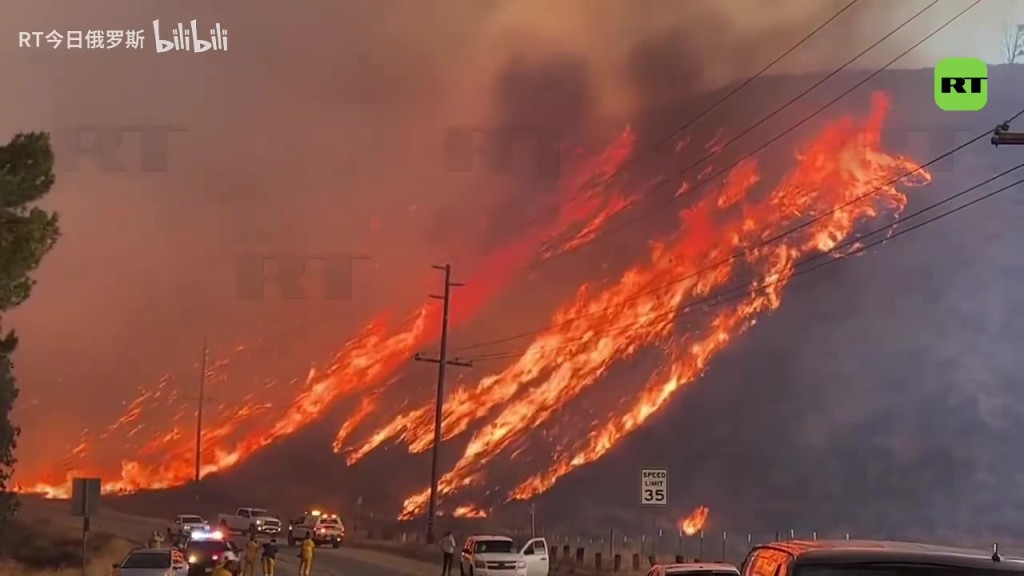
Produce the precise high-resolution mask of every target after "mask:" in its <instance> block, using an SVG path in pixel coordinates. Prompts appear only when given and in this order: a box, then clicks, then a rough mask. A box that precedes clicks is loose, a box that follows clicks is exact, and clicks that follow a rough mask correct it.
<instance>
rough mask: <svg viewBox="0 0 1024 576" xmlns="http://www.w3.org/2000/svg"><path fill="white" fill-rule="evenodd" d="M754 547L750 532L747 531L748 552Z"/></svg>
mask: <svg viewBox="0 0 1024 576" xmlns="http://www.w3.org/2000/svg"><path fill="white" fill-rule="evenodd" d="M753 547H754V546H753V544H751V539H750V532H747V552H750V549H751V548H753Z"/></svg>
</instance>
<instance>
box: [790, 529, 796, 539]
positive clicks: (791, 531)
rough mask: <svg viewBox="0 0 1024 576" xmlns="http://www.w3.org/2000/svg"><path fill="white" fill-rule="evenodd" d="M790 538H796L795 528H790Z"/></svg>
mask: <svg viewBox="0 0 1024 576" xmlns="http://www.w3.org/2000/svg"><path fill="white" fill-rule="evenodd" d="M789 539H790V540H796V530H794V529H792V528H790V529H789Z"/></svg>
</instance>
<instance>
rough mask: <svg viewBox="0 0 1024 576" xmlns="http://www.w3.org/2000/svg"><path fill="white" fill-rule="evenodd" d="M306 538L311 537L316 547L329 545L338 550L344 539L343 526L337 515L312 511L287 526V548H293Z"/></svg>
mask: <svg viewBox="0 0 1024 576" xmlns="http://www.w3.org/2000/svg"><path fill="white" fill-rule="evenodd" d="M307 537H312V538H313V543H314V544H316V545H317V546H320V545H322V544H330V545H331V546H332V547H334V548H338V547H340V546H341V542H342V540H344V539H345V525H344V524H342V523H341V518H340V517H339V516H338V515H337V514H325V513H323V512H321V511H319V510H312V511H309V512H306V513H305V514H303V515H302V516H301V517H299V518H296V519H294V520H292V522H291V524H290V525H289V526H288V545H289V546H294V545H295V544H296V543H297V542H301V541H302V540H305V539H306V538H307Z"/></svg>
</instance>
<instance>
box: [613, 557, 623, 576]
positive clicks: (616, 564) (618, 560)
mask: <svg viewBox="0 0 1024 576" xmlns="http://www.w3.org/2000/svg"><path fill="white" fill-rule="evenodd" d="M612 570H614V571H615V572H621V571H622V554H615V555H614V556H612Z"/></svg>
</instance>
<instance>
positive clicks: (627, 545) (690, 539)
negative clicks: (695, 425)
mask: <svg viewBox="0 0 1024 576" xmlns="http://www.w3.org/2000/svg"><path fill="white" fill-rule="evenodd" d="M481 533H487V534H491V535H495V536H509V537H511V538H512V539H513V540H515V541H516V542H518V543H520V544H523V543H525V542H527V541H528V540H530V539H531V538H533V537H544V538H545V539H546V540H547V543H548V547H549V552H550V556H551V564H552V566H556V567H558V569H559V570H558V571H562V572H565V571H569V572H581V571H582V572H591V571H597V572H637V571H640V572H646V571H647V570H648V569H649V568H650V566H652V565H654V564H658V563H673V562H696V561H702V562H728V563H731V564H737V565H738V564H740V563H741V562H742V561H743V558H745V557H746V555H747V553H748V552H749V551H750V549H751V548H753V547H754V546H755V545H757V544H761V543H764V542H771V541H781V540H844V539H845V540H850V539H855V538H856V536H854V535H852V534H849V533H819V532H816V531H811V530H807V531H801V530H796V529H793V530H787V531H778V532H771V533H768V532H729V531H721V532H718V531H716V532H709V531H705V532H697V533H695V534H692V535H687V534H684V533H682V532H674V531H666V530H659V531H655V532H651V533H621V532H617V531H615V530H614V529H609V530H608V532H607V534H606V535H605V536H603V537H602V536H579V535H574V534H564V533H557V532H554V531H546V530H537V531H532V530H529V529H525V530H524V529H508V530H487V531H485V532H481V531H474V532H472V533H465V534H460V533H458V532H456V533H455V534H454V536H455V539H456V541H457V542H460V543H461V542H462V541H464V539H465V538H467V537H469V536H470V535H473V534H481ZM358 543H359V544H360V545H367V546H369V547H372V548H378V549H385V550H389V551H393V550H400V549H405V550H406V551H407V555H410V556H413V557H416V558H420V559H424V560H434V559H435V557H436V556H437V555H438V552H437V550H436V548H435V547H434V546H432V545H430V544H429V543H428V542H427V541H426V538H425V536H424V535H423V534H422V533H420V532H400V533H395V534H381V533H377V534H375V533H373V532H368V533H362V534H360V536H359V540H358Z"/></svg>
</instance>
